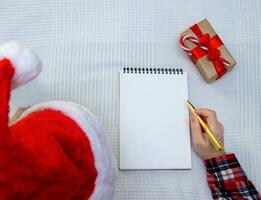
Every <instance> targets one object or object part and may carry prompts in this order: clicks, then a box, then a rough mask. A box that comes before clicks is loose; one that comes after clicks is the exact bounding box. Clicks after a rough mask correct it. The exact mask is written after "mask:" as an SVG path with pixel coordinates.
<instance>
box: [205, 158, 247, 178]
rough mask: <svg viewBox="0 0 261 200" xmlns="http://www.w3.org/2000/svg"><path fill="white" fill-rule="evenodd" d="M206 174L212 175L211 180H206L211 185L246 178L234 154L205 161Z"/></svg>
mask: <svg viewBox="0 0 261 200" xmlns="http://www.w3.org/2000/svg"><path fill="white" fill-rule="evenodd" d="M204 162H205V165H206V168H207V172H208V173H210V174H211V175H212V179H208V181H209V182H210V183H211V182H212V181H213V183H216V181H217V180H221V181H226V180H228V181H231V180H232V181H240V180H244V179H245V178H246V175H245V173H244V171H243V170H242V168H241V166H240V164H239V162H238V160H237V158H236V156H235V154H227V155H223V156H218V157H215V158H211V159H208V160H205V161H204Z"/></svg>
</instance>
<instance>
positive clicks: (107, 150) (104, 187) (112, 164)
mask: <svg viewBox="0 0 261 200" xmlns="http://www.w3.org/2000/svg"><path fill="white" fill-rule="evenodd" d="M45 109H53V110H58V111H61V112H63V113H64V114H65V115H67V116H69V117H70V118H71V119H72V120H74V121H75V122H76V123H77V124H78V125H79V127H80V128H81V129H82V130H83V131H84V132H85V134H86V136H87V137H88V139H89V141H90V143H91V148H92V152H93V155H94V160H95V167H96V170H97V178H96V182H95V189H94V191H93V193H92V195H91V197H90V200H112V199H113V193H114V187H115V180H116V161H115V159H114V156H113V153H112V149H111V147H110V145H109V144H108V142H107V139H106V135H105V131H104V129H103V128H102V127H101V125H100V123H99V122H98V120H97V119H96V118H95V117H94V115H93V114H91V113H90V112H89V111H88V110H87V109H86V108H84V107H82V106H80V105H78V104H74V103H71V102H63V101H50V102H44V103H40V104H36V105H34V106H32V107H30V108H29V109H27V110H26V111H25V112H24V113H23V114H22V115H21V117H20V119H22V118H24V117H26V116H28V115H29V114H30V113H32V112H36V111H40V110H45ZM20 119H19V120H20Z"/></svg>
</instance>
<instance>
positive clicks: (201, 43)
mask: <svg viewBox="0 0 261 200" xmlns="http://www.w3.org/2000/svg"><path fill="white" fill-rule="evenodd" d="M180 46H181V48H182V49H183V50H184V51H185V52H186V53H187V54H188V55H189V57H190V59H191V60H192V62H193V63H194V64H195V65H196V67H197V69H198V70H199V72H200V73H201V75H202V76H203V78H204V79H205V81H206V82H207V83H210V82H212V81H214V80H217V79H219V78H221V77H222V76H223V75H224V74H225V73H227V72H228V71H230V70H231V69H232V68H233V67H234V66H235V64H236V61H235V59H234V58H233V57H232V56H231V54H230V53H229V52H228V50H227V48H226V47H225V45H224V44H223V42H222V41H221V39H220V38H219V36H218V35H217V34H216V32H215V30H214V29H213V28H212V26H211V25H210V23H209V22H208V20H207V19H204V20H202V21H201V22H199V23H198V24H194V25H193V26H191V27H190V28H189V29H187V30H186V31H184V32H183V33H182V34H181V36H180Z"/></svg>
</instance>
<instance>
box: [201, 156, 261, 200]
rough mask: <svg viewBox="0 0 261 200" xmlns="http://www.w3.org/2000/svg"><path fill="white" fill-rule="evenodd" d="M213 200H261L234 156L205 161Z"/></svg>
mask: <svg viewBox="0 0 261 200" xmlns="http://www.w3.org/2000/svg"><path fill="white" fill-rule="evenodd" d="M204 162H205V165H206V168H207V179H208V185H209V188H210V189H211V192H212V196H213V199H215V200H216V199H255V200H259V199H261V197H260V195H259V193H258V191H257V190H256V189H255V186H254V185H253V184H252V182H251V181H250V180H248V179H247V177H246V174H245V172H244V171H243V169H242V168H241V166H240V164H239V162H238V160H237V158H236V156H235V155H234V154H227V155H223V156H219V157H215V158H211V159H208V160H205V161H204Z"/></svg>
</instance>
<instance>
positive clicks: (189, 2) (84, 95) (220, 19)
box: [0, 0, 261, 200]
mask: <svg viewBox="0 0 261 200" xmlns="http://www.w3.org/2000/svg"><path fill="white" fill-rule="evenodd" d="M0 8H1V11H0V42H4V41H6V40H9V39H13V40H17V41H18V42H22V43H24V44H26V45H28V46H31V47H32V48H33V49H34V50H35V51H36V53H38V54H39V56H40V57H41V59H42V60H43V65H44V68H43V72H42V74H41V75H40V76H39V77H38V78H37V79H36V80H35V81H33V82H32V83H31V84H29V85H27V86H24V87H23V88H20V89H18V90H16V91H15V92H14V93H13V96H12V110H14V109H16V108H17V107H19V106H27V105H31V104H33V103H37V102H42V101H46V100H55V99H58V100H67V101H73V102H76V103H79V104H82V105H83V106H85V107H87V108H88V109H89V110H90V111H92V112H93V113H94V114H95V115H96V116H97V117H98V119H99V120H100V121H101V122H102V123H103V125H104V126H105V128H106V130H107V132H108V137H109V141H110V142H111V144H112V146H113V149H114V153H115V155H116V157H117V159H119V82H118V78H119V77H118V69H119V68H121V67H125V66H133V67H143V66H148V67H182V68H184V70H187V71H188V76H189V96H190V99H191V100H192V101H193V102H194V104H195V105H196V106H204V107H209V108H212V109H215V110H216V111H217V113H218V117H219V119H220V120H221V121H222V122H223V124H224V127H225V145H226V151H227V152H234V153H236V155H237V157H238V159H239V161H240V162H241V165H242V166H243V168H244V169H245V171H246V173H247V175H248V176H249V178H250V179H252V181H253V182H254V184H255V185H256V187H257V189H259V190H260V191H261V170H260V166H261V155H260V154H261V103H260V102H261V101H260V99H261V79H260V76H261V2H260V1H259V0H251V1H250V0H230V1H227V0H218V1H209V0H197V1H193V0H186V1H180V0H165V1H162V0H142V1H138V0H44V1H43V0H1V2H0ZM203 18H208V19H209V21H210V23H211V24H212V25H213V26H214V28H215V30H216V31H217V33H218V34H219V36H220V37H221V38H222V40H223V42H224V43H225V45H226V46H227V48H228V49H229V50H230V52H231V54H232V55H233V56H234V57H235V59H236V60H237V63H238V64H237V65H236V67H235V68H234V69H233V70H232V71H231V72H230V73H228V74H227V75H225V76H224V77H223V78H222V79H221V80H219V81H216V82H214V83H212V84H206V83H205V82H204V81H203V80H202V78H201V76H200V75H199V73H198V71H197V70H196V69H195V67H194V66H193V65H192V63H191V61H190V60H189V59H188V57H187V56H186V55H185V54H184V52H182V51H181V50H180V49H179V46H178V37H179V33H181V32H182V31H183V30H184V29H185V28H187V27H188V26H190V25H192V24H193V23H195V22H197V21H200V20H201V19H203ZM192 159H193V169H192V170H177V171H131V172H119V177H118V182H117V186H116V193H115V199H116V200H159V199H161V200H171V199H191V200H193V199H210V198H211V196H210V192H209V190H208V186H207V183H206V176H205V169H204V166H203V164H202V162H201V161H200V160H199V158H198V157H197V156H196V155H195V153H194V152H193V154H192Z"/></svg>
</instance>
